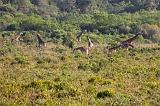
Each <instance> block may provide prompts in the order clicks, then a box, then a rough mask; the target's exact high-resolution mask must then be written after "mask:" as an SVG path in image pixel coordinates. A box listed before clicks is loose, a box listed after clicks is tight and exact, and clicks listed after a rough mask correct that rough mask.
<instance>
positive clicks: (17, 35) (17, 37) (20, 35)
mask: <svg viewBox="0 0 160 106" xmlns="http://www.w3.org/2000/svg"><path fill="white" fill-rule="evenodd" d="M24 35H25V33H23V32H21V33H17V34H16V36H15V38H13V39H11V43H13V42H17V43H19V42H20V41H23V38H22V36H24Z"/></svg>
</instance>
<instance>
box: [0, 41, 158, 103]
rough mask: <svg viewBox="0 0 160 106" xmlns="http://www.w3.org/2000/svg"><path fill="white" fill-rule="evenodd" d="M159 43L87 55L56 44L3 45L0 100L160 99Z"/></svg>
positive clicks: (146, 100)
mask: <svg viewBox="0 0 160 106" xmlns="http://www.w3.org/2000/svg"><path fill="white" fill-rule="evenodd" d="M159 100H160V47H159V46H157V47H156V48H145V49H138V48H136V49H135V50H130V51H125V50H120V51H118V52H117V53H115V54H113V55H111V56H109V55H107V53H106V51H105V50H104V48H103V47H100V48H97V49H94V50H92V51H91V54H90V55H89V57H87V56H86V55H84V54H81V53H79V52H77V53H74V54H73V52H72V50H71V49H69V48H66V47H64V46H61V45H57V44H52V43H51V44H50V45H49V47H48V48H44V49H42V50H39V49H37V48H36V47H35V46H26V45H22V46H19V45H12V44H9V43H7V44H5V46H4V45H3V46H2V45H1V47H0V105H5V106H9V105H15V106H16V105H47V106H50V105H62V106H63V105H64V106H66V105H68V106H70V105H71V106H72V105H73V106H77V105H78V106H88V105H89V106H94V105H95V106H106V105H122V106H124V105H125V106H129V105H136V106H137V105H153V106H158V105H159V104H160V101H159Z"/></svg>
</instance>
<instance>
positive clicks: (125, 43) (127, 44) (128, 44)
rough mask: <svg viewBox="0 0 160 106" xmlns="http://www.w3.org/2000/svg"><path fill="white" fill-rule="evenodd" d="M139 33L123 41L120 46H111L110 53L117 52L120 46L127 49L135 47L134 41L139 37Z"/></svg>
mask: <svg viewBox="0 0 160 106" xmlns="http://www.w3.org/2000/svg"><path fill="white" fill-rule="evenodd" d="M138 35H139V34H137V35H135V36H134V37H132V38H129V39H127V40H125V41H122V42H121V43H120V45H118V46H115V47H112V48H109V53H113V52H116V50H117V49H118V48H125V49H127V50H128V48H129V47H131V48H134V46H133V44H132V43H133V41H134V40H135V39H136V38H137V37H138Z"/></svg>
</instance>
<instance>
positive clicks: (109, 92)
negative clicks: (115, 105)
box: [97, 89, 115, 98]
mask: <svg viewBox="0 0 160 106" xmlns="http://www.w3.org/2000/svg"><path fill="white" fill-rule="evenodd" d="M114 94H115V91H114V90H113V89H107V90H105V91H101V92H98V93H97V98H105V97H112V96H113V95H114Z"/></svg>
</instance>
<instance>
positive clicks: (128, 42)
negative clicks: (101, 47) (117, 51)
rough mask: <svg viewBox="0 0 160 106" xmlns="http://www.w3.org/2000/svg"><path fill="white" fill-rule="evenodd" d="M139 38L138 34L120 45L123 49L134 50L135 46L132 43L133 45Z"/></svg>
mask: <svg viewBox="0 0 160 106" xmlns="http://www.w3.org/2000/svg"><path fill="white" fill-rule="evenodd" d="M137 37H138V34H137V35H135V36H134V37H132V38H129V39H127V40H125V41H123V42H121V44H120V45H121V46H122V47H123V48H128V47H132V48H134V46H133V45H132V43H133V41H134V40H135V39H136V38H137Z"/></svg>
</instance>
